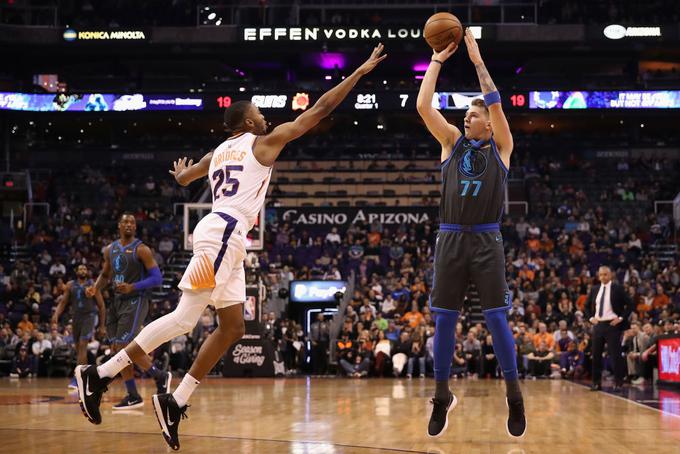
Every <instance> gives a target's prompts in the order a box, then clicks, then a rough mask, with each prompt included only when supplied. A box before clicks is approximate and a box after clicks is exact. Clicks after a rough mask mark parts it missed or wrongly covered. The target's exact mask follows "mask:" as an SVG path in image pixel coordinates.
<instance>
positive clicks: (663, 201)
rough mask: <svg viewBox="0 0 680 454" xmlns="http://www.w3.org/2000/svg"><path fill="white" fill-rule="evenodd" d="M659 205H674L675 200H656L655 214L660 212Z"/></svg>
mask: <svg viewBox="0 0 680 454" xmlns="http://www.w3.org/2000/svg"><path fill="white" fill-rule="evenodd" d="M659 205H670V206H673V201H672V200H655V201H654V214H659Z"/></svg>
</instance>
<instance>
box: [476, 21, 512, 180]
mask: <svg viewBox="0 0 680 454" xmlns="http://www.w3.org/2000/svg"><path fill="white" fill-rule="evenodd" d="M465 45H466V46H467V50H468V54H469V55H470V60H471V61H472V63H473V64H474V65H475V69H476V70H477V76H478V77H479V85H480V87H481V88H482V93H483V94H484V95H485V97H486V95H488V94H492V93H496V92H498V90H497V89H496V85H495V84H494V83H493V80H491V76H490V75H489V71H488V70H487V69H486V66H485V65H484V61H483V60H482V55H481V54H480V52H479V46H477V41H476V40H475V37H474V36H473V35H472V31H471V30H470V29H469V28H468V29H467V30H465ZM487 106H488V108H489V118H490V120H491V128H492V129H493V137H494V140H495V141H496V144H497V145H498V151H499V152H500V154H501V159H502V160H503V164H505V166H506V167H508V168H510V155H511V154H512V148H513V142H512V134H511V133H510V125H508V120H507V118H505V114H504V113H503V106H502V105H501V103H500V100H499V102H494V103H493V104H491V105H489V103H488V102H487Z"/></svg>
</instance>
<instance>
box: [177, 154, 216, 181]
mask: <svg viewBox="0 0 680 454" xmlns="http://www.w3.org/2000/svg"><path fill="white" fill-rule="evenodd" d="M212 155H213V152H212V151H211V152H210V153H208V154H206V155H205V156H203V157H202V158H201V160H200V161H198V162H197V163H196V164H194V160H193V159H189V162H187V158H186V157H184V158H182V159H178V160H177V161H175V162H173V163H172V166H173V170H168V172H170V175H172V176H173V177H175V180H177V183H179V184H180V185H182V186H187V185H189V184H190V183H192V182H194V181H196V180H198V179H199V178H203V177H205V176H207V175H208V170H209V169H210V161H211V160H212Z"/></svg>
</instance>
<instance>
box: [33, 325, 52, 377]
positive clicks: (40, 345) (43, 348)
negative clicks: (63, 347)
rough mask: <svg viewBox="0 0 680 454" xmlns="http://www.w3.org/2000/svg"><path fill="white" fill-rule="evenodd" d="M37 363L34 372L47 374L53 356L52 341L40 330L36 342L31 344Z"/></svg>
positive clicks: (41, 374)
mask: <svg viewBox="0 0 680 454" xmlns="http://www.w3.org/2000/svg"><path fill="white" fill-rule="evenodd" d="M31 351H32V352H33V358H34V361H35V365H34V367H33V370H34V372H37V373H38V375H40V376H47V370H48V366H49V363H50V357H51V356H52V342H50V341H49V340H47V339H46V338H45V333H43V332H40V331H38V333H37V335H36V339H35V342H33V344H32V345H31Z"/></svg>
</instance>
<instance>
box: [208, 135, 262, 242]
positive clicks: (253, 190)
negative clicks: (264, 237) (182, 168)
mask: <svg viewBox="0 0 680 454" xmlns="http://www.w3.org/2000/svg"><path fill="white" fill-rule="evenodd" d="M255 139H257V136H256V135H254V134H250V133H244V134H241V135H239V136H236V137H232V138H230V139H227V140H225V141H224V142H222V143H221V144H220V145H219V146H218V147H217V148H216V149H215V151H213V156H212V160H211V161H210V170H209V171H208V179H209V180H210V188H211V189H212V211H213V212H221V213H227V214H231V215H232V216H234V217H235V218H237V219H240V220H242V221H244V222H245V223H246V224H247V225H248V230H250V229H251V228H253V225H255V222H256V220H257V218H258V216H259V215H260V210H261V209H262V205H264V199H265V197H266V196H267V187H268V186H269V180H270V177H271V174H272V169H273V167H266V166H263V165H262V164H260V163H259V162H258V161H257V159H255V155H254V154H253V145H254V143H255Z"/></svg>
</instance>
